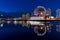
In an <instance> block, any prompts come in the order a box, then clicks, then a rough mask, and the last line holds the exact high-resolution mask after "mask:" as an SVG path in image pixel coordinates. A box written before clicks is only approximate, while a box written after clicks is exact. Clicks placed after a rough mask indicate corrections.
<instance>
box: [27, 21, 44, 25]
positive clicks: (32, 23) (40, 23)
mask: <svg viewBox="0 0 60 40" xmlns="http://www.w3.org/2000/svg"><path fill="white" fill-rule="evenodd" d="M28 22H29V23H30V24H31V25H44V24H43V23H42V22H38V21H28Z"/></svg>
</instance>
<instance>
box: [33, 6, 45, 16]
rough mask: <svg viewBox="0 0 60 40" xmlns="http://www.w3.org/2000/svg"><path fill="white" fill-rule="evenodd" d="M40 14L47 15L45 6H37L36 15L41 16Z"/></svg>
mask: <svg viewBox="0 0 60 40" xmlns="http://www.w3.org/2000/svg"><path fill="white" fill-rule="evenodd" d="M39 14H42V15H43V14H46V9H45V8H44V7H43V6H37V8H36V9H35V10H34V15H36V16H37V15H39Z"/></svg>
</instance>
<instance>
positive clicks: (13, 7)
mask: <svg viewBox="0 0 60 40" xmlns="http://www.w3.org/2000/svg"><path fill="white" fill-rule="evenodd" d="M38 5H41V6H44V7H46V8H49V7H50V8H51V9H52V10H56V9H57V8H60V0H0V11H4V12H23V11H25V12H27V11H28V12H29V11H30V12H31V11H32V10H33V9H34V8H36V7H37V6H38Z"/></svg>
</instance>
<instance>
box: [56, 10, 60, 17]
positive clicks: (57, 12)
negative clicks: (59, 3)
mask: <svg viewBox="0 0 60 40" xmlns="http://www.w3.org/2000/svg"><path fill="white" fill-rule="evenodd" d="M58 17H59V18H60V9H57V10H56V18H58Z"/></svg>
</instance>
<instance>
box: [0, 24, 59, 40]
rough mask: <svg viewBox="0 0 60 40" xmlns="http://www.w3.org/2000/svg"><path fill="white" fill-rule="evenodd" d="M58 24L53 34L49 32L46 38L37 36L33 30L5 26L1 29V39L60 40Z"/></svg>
mask: <svg viewBox="0 0 60 40" xmlns="http://www.w3.org/2000/svg"><path fill="white" fill-rule="evenodd" d="M56 24H58V23H54V25H53V26H52V30H51V32H47V33H46V35H44V36H41V37H39V36H37V35H36V34H35V33H34V31H33V29H31V28H29V29H28V28H26V27H22V26H21V25H19V24H17V25H14V24H4V26H3V27H1V28H0V39H8V38H9V39H27V38H29V39H36V40H38V39H42V40H49V39H50V40H60V32H57V31H56Z"/></svg>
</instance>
